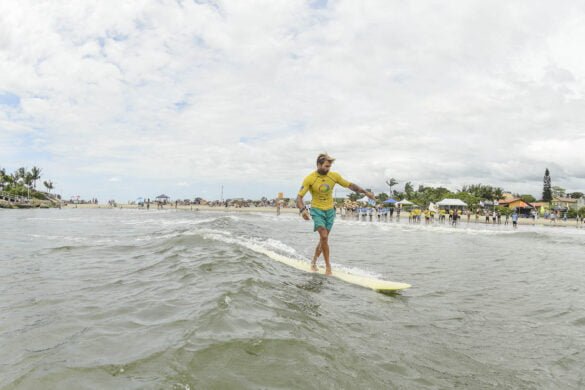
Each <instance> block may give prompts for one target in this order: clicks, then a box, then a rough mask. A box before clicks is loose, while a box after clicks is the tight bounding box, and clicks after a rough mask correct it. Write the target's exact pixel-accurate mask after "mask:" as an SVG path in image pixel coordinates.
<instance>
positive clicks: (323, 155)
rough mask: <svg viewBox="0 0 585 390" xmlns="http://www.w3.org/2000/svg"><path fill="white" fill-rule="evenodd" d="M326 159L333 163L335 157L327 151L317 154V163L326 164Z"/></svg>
mask: <svg viewBox="0 0 585 390" xmlns="http://www.w3.org/2000/svg"><path fill="white" fill-rule="evenodd" d="M325 161H329V162H330V163H333V161H335V159H334V158H333V157H331V156H330V155H328V154H327V152H325V153H321V154H319V155H318V156H317V164H318V165H321V164H324V163H325Z"/></svg>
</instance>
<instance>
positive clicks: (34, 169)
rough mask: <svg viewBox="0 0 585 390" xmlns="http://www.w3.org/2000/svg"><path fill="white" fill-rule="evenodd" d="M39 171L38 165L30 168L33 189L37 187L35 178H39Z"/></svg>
mask: <svg viewBox="0 0 585 390" xmlns="http://www.w3.org/2000/svg"><path fill="white" fill-rule="evenodd" d="M41 171H42V169H41V168H39V167H32V169H31V170H30V175H31V179H32V184H33V188H34V189H36V188H37V180H40V178H41Z"/></svg>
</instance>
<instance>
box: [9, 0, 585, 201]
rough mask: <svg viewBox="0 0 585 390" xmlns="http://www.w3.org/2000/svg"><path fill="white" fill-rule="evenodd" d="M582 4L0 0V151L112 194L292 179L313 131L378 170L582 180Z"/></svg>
mask: <svg viewBox="0 0 585 390" xmlns="http://www.w3.org/2000/svg"><path fill="white" fill-rule="evenodd" d="M584 22H585V6H583V5H581V4H580V3H578V2H574V3H573V4H568V5H567V6H566V7H560V6H557V5H555V4H553V3H549V2H533V1H519V2H508V3H505V2H504V3H489V4H487V3H485V2H480V1H458V2H449V3H445V2H435V1H428V2H424V3H423V2H417V3H412V2H402V1H379V2H366V3H360V2H353V1H339V2H329V4H328V6H327V7H325V8H316V9H315V8H311V7H310V3H308V2H305V1H270V2H254V1H234V2H217V3H211V2H210V3H209V4H198V3H196V2H187V1H182V2H181V1H177V2H171V1H163V2H150V1H137V2H123V3H120V2H115V1H101V2H95V3H93V4H91V3H89V2H78V3H71V2H65V1H50V2H36V1H18V2H16V1H6V2H2V3H0V90H4V91H8V92H10V93H12V94H15V95H17V96H19V97H20V106H19V107H18V108H14V107H8V106H3V105H1V104H0V152H1V153H2V156H3V159H2V161H0V163H1V164H3V165H7V166H17V165H32V164H33V163H34V162H35V161H38V160H40V161H41V165H43V166H44V167H45V174H46V175H52V176H53V177H55V178H57V181H58V182H60V183H61V186H62V187H61V189H62V190H63V191H64V192H68V193H74V192H80V193H81V192H83V193H85V194H87V197H90V196H93V195H94V194H96V193H99V194H101V195H100V196H102V197H108V198H110V197H113V196H117V197H120V198H122V199H125V198H131V197H133V196H138V195H142V194H144V193H145V191H154V192H156V191H158V190H159V189H162V188H164V186H165V185H169V184H171V185H172V184H173V183H192V184H193V186H194V187H197V191H198V193H203V192H204V191H207V192H208V193H214V192H217V191H216V188H217V187H218V186H219V185H220V184H221V183H232V186H233V187H237V188H239V190H240V191H241V192H242V193H241V194H232V195H233V196H239V195H241V196H256V195H261V194H263V193H264V191H266V192H267V193H272V192H274V191H273V190H274V189H275V188H280V189H284V190H285V191H287V192H290V195H292V194H293V193H294V191H295V190H296V189H297V187H298V183H299V182H300V180H301V179H302V177H303V176H304V175H305V174H306V173H308V171H309V170H310V169H312V168H313V164H314V161H313V160H314V157H315V155H316V154H317V153H318V152H320V151H322V150H327V151H328V152H330V153H331V154H333V155H335V156H336V157H337V158H338V162H337V163H336V169H338V170H339V171H341V172H342V173H343V174H344V175H345V176H347V177H349V178H351V179H352V180H355V181H357V182H358V183H360V184H363V185H366V186H370V187H373V188H378V189H379V190H383V189H384V188H385V185H384V179H385V178H387V177H388V176H393V177H397V178H399V179H400V180H402V181H407V180H408V181H412V182H414V183H416V184H421V183H424V184H430V185H444V186H447V187H450V188H453V189H455V188H457V187H460V186H461V185H462V184H469V183H476V182H482V183H490V184H495V185H502V186H504V187H505V188H507V189H510V190H513V191H521V192H532V193H534V194H535V195H536V194H538V193H539V191H540V187H541V177H542V175H543V173H544V169H545V168H546V167H549V168H551V171H552V175H553V180H555V181H556V184H560V185H563V186H565V187H567V188H570V189H574V190H578V189H581V190H583V188H582V187H583V186H585V177H584V173H585V160H583V159H582V158H580V154H579V152H580V151H582V150H583V140H584V139H585V130H583V129H585V126H584V125H585V111H583V109H582V107H583V103H584V101H583V99H584V93H583V92H584V80H585V63H584V62H585V57H583V56H582V55H581V49H580V48H581V47H582V46H583V44H584V43H585V42H584V40H585V38H584V37H585V27H583V26H585V23H584ZM39 132H40V133H39ZM41 133H42V134H41ZM31 134H37V135H38V134H41V135H42V137H40V138H39V139H40V140H41V141H38V142H37V143H36V144H35V150H34V151H31V150H29V149H26V148H27V146H26V145H27V144H26V142H22V139H23V137H25V138H24V139H27V138H26V137H30V136H31ZM19 145H20V146H19ZM32 160H35V161H32ZM31 161H32V162H31ZM88 175H93V176H96V177H104V178H116V177H121V176H124V177H129V178H128V179H127V180H126V181H128V182H131V181H132V178H134V179H135V180H136V184H135V185H134V184H131V183H128V185H125V186H119V185H118V186H115V187H114V186H113V187H107V186H106V187H97V186H94V185H95V183H96V181H89V180H88V181H87V182H85V183H84V184H83V185H84V186H85V188H79V185H80V184H79V183H80V182H79V180H77V179H76V178H78V177H87V176H88ZM242 183H243V184H242ZM176 187H179V189H178V193H177V195H178V196H183V193H181V192H180V191H182V190H181V188H184V190H185V192H184V194H185V196H191V195H192V194H191V193H189V192H187V188H189V187H188V186H182V185H179V184H177V185H176ZM170 195H173V194H170Z"/></svg>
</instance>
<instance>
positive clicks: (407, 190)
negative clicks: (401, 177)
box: [404, 182, 414, 198]
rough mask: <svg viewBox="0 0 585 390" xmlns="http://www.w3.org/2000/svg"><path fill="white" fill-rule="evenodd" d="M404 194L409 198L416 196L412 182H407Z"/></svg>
mask: <svg viewBox="0 0 585 390" xmlns="http://www.w3.org/2000/svg"><path fill="white" fill-rule="evenodd" d="M404 193H405V194H406V197H407V198H410V197H412V195H413V194H414V187H413V186H412V183H411V182H407V183H406V184H405V185H404Z"/></svg>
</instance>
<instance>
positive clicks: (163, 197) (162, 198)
mask: <svg viewBox="0 0 585 390" xmlns="http://www.w3.org/2000/svg"><path fill="white" fill-rule="evenodd" d="M170 199H171V197H170V196H167V195H165V194H162V195H159V196H157V197H156V198H154V200H155V201H157V202H160V203H165V204H166V203H167V202H168V201H169V200H170Z"/></svg>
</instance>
